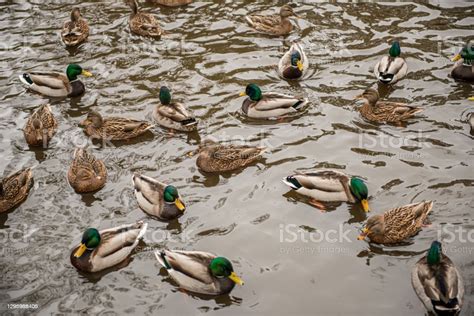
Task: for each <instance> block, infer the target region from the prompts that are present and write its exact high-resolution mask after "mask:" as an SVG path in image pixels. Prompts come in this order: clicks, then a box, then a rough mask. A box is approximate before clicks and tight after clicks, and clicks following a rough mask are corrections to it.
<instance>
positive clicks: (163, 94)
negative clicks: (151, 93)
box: [153, 87, 197, 132]
mask: <svg viewBox="0 0 474 316" xmlns="http://www.w3.org/2000/svg"><path fill="white" fill-rule="evenodd" d="M160 102H161V104H160V105H158V106H156V107H155V109H154V111H153V117H154V119H155V120H156V121H157V122H158V124H160V125H161V126H164V127H166V128H170V129H174V130H177V131H182V132H192V131H195V130H196V129H197V121H196V118H195V117H194V115H193V114H192V113H191V112H190V111H189V110H188V109H186V107H185V106H184V105H183V104H182V103H179V102H173V100H172V99H171V92H170V90H169V89H168V88H167V87H161V88H160Z"/></svg>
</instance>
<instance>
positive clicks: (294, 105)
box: [292, 99, 308, 110]
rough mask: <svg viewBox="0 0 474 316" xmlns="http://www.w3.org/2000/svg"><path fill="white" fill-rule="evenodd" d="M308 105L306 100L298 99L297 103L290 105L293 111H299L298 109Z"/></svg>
mask: <svg viewBox="0 0 474 316" xmlns="http://www.w3.org/2000/svg"><path fill="white" fill-rule="evenodd" d="M307 103H308V99H300V100H298V102H296V103H295V104H293V105H292V107H293V109H295V110H299V109H300V108H302V107H304V106H305V105H306V104H307Z"/></svg>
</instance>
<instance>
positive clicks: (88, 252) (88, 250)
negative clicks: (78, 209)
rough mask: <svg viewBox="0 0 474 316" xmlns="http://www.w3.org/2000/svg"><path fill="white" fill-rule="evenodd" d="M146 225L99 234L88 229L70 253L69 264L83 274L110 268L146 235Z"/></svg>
mask: <svg viewBox="0 0 474 316" xmlns="http://www.w3.org/2000/svg"><path fill="white" fill-rule="evenodd" d="M147 226H148V225H147V224H146V223H143V222H137V223H135V224H127V225H122V226H118V227H113V228H108V229H104V230H101V231H100V232H99V231H98V230H97V229H95V228H88V229H86V231H85V232H84V234H83V235H82V240H81V243H80V244H79V245H78V246H76V247H74V249H73V250H72V252H71V256H70V259H71V264H72V265H73V266H74V267H75V268H76V269H78V270H80V271H83V272H98V271H102V270H104V269H107V268H111V267H113V266H115V265H117V264H119V263H121V262H122V261H124V260H125V259H127V258H128V256H129V255H130V254H131V253H132V251H133V249H135V247H136V246H137V245H138V242H139V241H140V239H142V238H143V236H144V235H145V233H146V229H147Z"/></svg>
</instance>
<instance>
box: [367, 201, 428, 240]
mask: <svg viewBox="0 0 474 316" xmlns="http://www.w3.org/2000/svg"><path fill="white" fill-rule="evenodd" d="M432 207H433V202H432V201H426V202H421V203H413V204H409V205H405V206H402V207H397V208H394V209H391V210H389V211H386V212H385V213H384V214H379V215H373V216H371V217H370V218H369V219H368V220H367V223H366V224H365V228H364V229H363V230H362V234H361V235H360V236H359V237H358V239H359V240H362V239H365V238H366V237H368V238H369V239H370V241H371V242H374V243H377V244H395V243H399V242H402V241H404V240H406V239H407V238H410V237H412V236H414V235H416V234H417V233H418V232H419V231H420V230H421V228H422V227H423V224H424V222H425V220H426V218H427V217H428V214H429V213H430V211H431V209H432Z"/></svg>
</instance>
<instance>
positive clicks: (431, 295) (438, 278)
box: [411, 241, 464, 315]
mask: <svg viewBox="0 0 474 316" xmlns="http://www.w3.org/2000/svg"><path fill="white" fill-rule="evenodd" d="M411 283H412V285H413V288H414V289H415V292H416V295H418V298H419V299H420V300H421V302H422V303H423V305H425V308H426V309H427V310H428V312H429V313H430V314H433V315H457V314H459V312H460V311H461V308H462V303H463V298H464V282H463V279H462V276H461V273H459V270H458V269H457V268H456V266H455V265H454V263H453V262H452V261H451V259H449V257H448V256H446V255H445V254H443V250H442V246H441V243H440V242H439V241H433V243H432V244H431V247H430V249H429V250H428V253H427V254H426V255H425V256H424V257H423V258H421V259H420V260H419V261H418V262H417V263H416V265H415V266H414V267H413V270H412V273H411Z"/></svg>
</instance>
